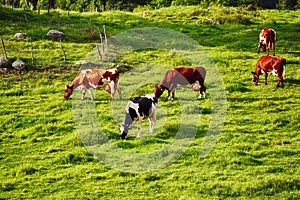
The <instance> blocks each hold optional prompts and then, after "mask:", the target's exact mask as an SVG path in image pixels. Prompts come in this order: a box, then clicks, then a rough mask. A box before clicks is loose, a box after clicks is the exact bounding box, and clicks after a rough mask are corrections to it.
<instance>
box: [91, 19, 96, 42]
mask: <svg viewBox="0 0 300 200" xmlns="http://www.w3.org/2000/svg"><path fill="white" fill-rule="evenodd" d="M90 27H91V34H92V38H93V37H94V35H95V34H94V28H93V22H92V18H90Z"/></svg>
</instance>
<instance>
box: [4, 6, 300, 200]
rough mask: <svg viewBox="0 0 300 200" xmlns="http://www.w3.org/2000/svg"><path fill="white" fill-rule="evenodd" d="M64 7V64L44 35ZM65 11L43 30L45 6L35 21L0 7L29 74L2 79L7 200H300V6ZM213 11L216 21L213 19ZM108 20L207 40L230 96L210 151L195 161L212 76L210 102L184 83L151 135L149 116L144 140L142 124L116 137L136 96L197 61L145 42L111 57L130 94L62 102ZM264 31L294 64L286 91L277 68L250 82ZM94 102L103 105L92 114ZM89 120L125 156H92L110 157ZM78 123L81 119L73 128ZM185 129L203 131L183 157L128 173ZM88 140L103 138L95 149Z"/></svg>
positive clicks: (115, 27)
mask: <svg viewBox="0 0 300 200" xmlns="http://www.w3.org/2000/svg"><path fill="white" fill-rule="evenodd" d="M58 14H59V16H60V19H61V27H60V30H61V31H63V32H64V33H65V34H66V35H67V38H65V39H64V40H63V41H62V45H63V47H64V49H65V52H66V57H67V60H66V64H65V63H64V62H63V58H62V51H61V49H60V42H59V41H58V40H57V39H54V38H51V37H49V36H47V35H46V34H47V32H48V31H49V30H50V29H57V16H58ZM70 16H71V24H70V26H68V25H67V13H66V12H63V11H59V10H55V11H52V16H51V24H50V26H48V25H47V14H46V11H42V12H41V25H40V26H38V25H37V21H36V20H37V16H36V13H31V12H29V11H28V12H27V13H26V17H27V18H28V22H27V23H24V12H23V10H18V9H15V10H14V15H13V16H12V15H11V10H10V9H9V8H6V7H0V24H1V29H0V38H2V39H3V40H4V42H5V46H6V50H7V54H8V57H9V58H10V59H11V60H17V59H22V60H24V61H25V62H26V64H27V68H26V70H25V71H20V72H18V71H16V70H13V69H11V70H10V71H9V73H8V74H1V75H0V199H299V198H300V190H299V188H300V148H299V146H300V136H299V118H300V115H299V110H300V106H299V105H300V104H299V103H300V102H299V99H300V93H299V91H300V90H299V84H300V69H299V64H300V34H299V31H300V28H299V27H300V26H299V23H300V18H299V16H300V12H299V10H297V11H283V10H280V11H278V10H258V11H249V10H247V9H246V8H221V7H214V8H213V9H212V11H208V10H207V9H206V8H201V7H197V6H193V7H170V8H163V9H159V10H151V11H149V14H147V15H146V16H144V17H143V13H142V12H134V13H127V12H119V11H110V12H104V13H75V12H71V13H70ZM210 18H213V20H214V22H213V23H212V24H210V23H209V22H208V20H207V19H210ZM80 20H81V22H82V25H80ZM91 21H92V23H93V27H94V30H95V35H94V36H93V35H92V34H91V30H90V27H91V25H90V22H91ZM103 25H105V27H106V32H107V35H108V37H111V36H115V35H117V34H120V33H122V32H124V31H126V30H131V29H133V28H145V27H158V28H164V29H168V30H173V31H175V32H176V33H180V34H183V35H186V36H187V37H189V38H192V39H193V40H195V41H197V42H198V43H199V45H200V46H203V50H205V52H206V55H207V56H208V57H210V58H211V59H212V60H213V61H214V66H215V67H216V69H218V71H219V73H220V75H221V78H222V81H223V84H222V85H223V86H224V89H225V90H224V93H225V94H226V105H225V106H226V115H225V122H224V124H223V125H224V126H223V127H222V132H221V133H220V135H219V136H218V138H217V142H216V144H215V145H214V146H213V148H212V149H211V151H210V152H209V153H208V154H207V155H206V156H204V157H199V152H201V147H202V144H203V142H204V141H205V138H206V137H207V136H206V133H207V131H208V130H209V126H210V122H211V120H212V115H213V113H214V107H213V101H212V99H211V97H212V96H213V91H214V89H215V87H214V86H215V85H214V80H215V79H214V78H215V77H212V76H211V77H209V73H208V74H207V83H206V84H207V94H208V95H207V98H206V99H204V100H197V94H196V93H193V92H192V90H191V89H188V88H178V90H177V91H176V94H175V95H176V97H177V99H176V100H175V101H173V102H171V101H167V92H165V93H164V94H163V95H162V97H161V98H160V99H159V102H158V110H157V118H158V120H157V123H156V125H155V127H154V132H153V133H151V134H149V133H148V132H147V129H148V121H144V122H143V125H142V138H141V139H136V138H135V136H136V133H137V127H136V125H135V126H134V127H133V128H132V129H131V130H130V132H129V136H130V137H129V139H128V140H120V138H119V134H120V133H119V127H118V124H119V123H121V121H122V120H123V117H124V114H125V110H124V109H125V105H126V104H127V102H128V100H129V98H131V97H135V96H137V95H145V94H148V93H152V92H153V88H154V86H155V85H156V84H158V83H159V81H160V79H161V78H162V75H161V73H163V72H165V71H166V70H167V69H170V68H173V67H187V66H190V62H189V61H188V60H187V59H184V57H183V56H180V55H179V54H178V51H176V49H171V50H170V49H168V48H166V49H155V48H147V49H138V50H133V51H129V52H127V53H126V52H125V53H124V54H122V56H120V57H118V58H117V59H116V60H114V63H119V64H120V65H121V67H120V70H122V74H121V78H120V85H121V88H122V89H123V95H124V98H123V100H118V94H116V99H115V100H114V101H113V102H112V103H110V102H109V94H108V93H107V92H105V91H93V93H94V95H95V98H96V100H95V101H94V102H91V101H90V100H89V99H88V98H89V97H88V95H86V97H87V98H86V100H85V101H79V100H78V101H76V98H77V99H78V96H79V92H78V93H75V94H73V96H71V97H72V98H73V99H74V100H69V101H67V100H64V98H63V93H64V88H65V85H66V84H69V83H70V82H71V81H72V79H73V78H74V77H75V75H76V73H77V72H78V70H79V68H80V66H79V65H75V64H74V63H75V61H78V60H84V59H86V58H87V55H89V56H91V57H90V58H92V59H98V58H97V55H95V54H93V52H94V51H95V49H94V48H95V44H96V43H99V37H98V35H97V27H99V28H100V29H101V28H102V27H103ZM81 26H82V27H81ZM264 27H271V28H273V29H274V30H276V32H277V42H276V44H275V46H276V47H275V48H276V55H277V56H281V57H284V58H286V60H287V66H286V75H287V78H286V79H284V84H285V86H284V88H283V89H281V88H276V84H277V77H274V76H272V75H270V76H269V78H268V85H266V86H264V84H263V76H261V77H260V81H259V83H258V86H254V85H253V82H252V74H251V71H254V70H255V64H256V62H257V60H258V59H259V57H260V56H262V55H264V53H262V52H261V53H260V54H259V55H258V54H257V43H258V34H259V31H260V30H261V29H262V28H264ZM17 32H24V33H26V34H27V37H26V39H25V40H23V41H20V40H16V39H15V38H14V37H13V36H14V34H15V33H17ZM29 38H31V40H32V46H33V50H34V63H33V64H32V63H31V52H30V45H29ZM146 41H147V38H146ZM91 52H92V55H91V54H90V53H91ZM204 64H205V63H204ZM150 72H151V73H150ZM131 77H133V78H131ZM150 78H151V81H150V82H147V80H148V79H150ZM183 103H186V104H183ZM76 106H77V107H76ZM81 106H84V107H81ZM80 108H84V112H82V110H80ZM89 108H90V109H93V111H96V112H89ZM74 111H79V112H75V114H74ZM81 112H82V113H81ZM183 112H184V113H185V115H182V113H183ZM76 113H77V115H76ZM78 113H80V114H82V115H80V116H78ZM85 116H86V118H84V117H85ZM182 116H183V118H184V119H182ZM195 116H196V117H195ZM90 118H91V119H92V120H94V119H96V121H92V122H96V123H97V124H95V126H96V127H97V125H98V124H100V125H101V130H102V131H103V133H105V136H106V137H107V138H108V139H109V141H110V143H111V144H113V145H114V146H116V147H118V148H119V149H122V153H121V155H119V154H118V155H117V156H119V157H116V158H120V160H116V159H111V160H109V162H110V163H109V164H105V163H103V162H100V161H99V160H98V159H97V158H100V159H101V158H103V157H101V156H108V157H110V156H109V154H103V155H102V153H103V152H101V150H102V149H101V148H103V149H105V148H106V146H105V144H104V145H101V142H103V140H105V139H103V138H101V137H97V138H91V139H86V138H85V135H82V132H84V133H85V132H86V133H93V130H94V129H93V127H92V128H91V127H90V126H89V124H90V123H91V121H89V120H86V119H90ZM80 119H82V120H80ZM78 124H81V125H82V126H79V127H80V128H78ZM84 125H86V126H84ZM182 125H185V126H186V127H188V126H192V125H194V126H195V125H196V133H195V136H194V137H193V138H192V140H191V141H188V142H190V144H189V146H188V147H187V148H186V149H185V151H184V152H182V154H180V155H179V156H178V158H176V159H173V160H172V162H171V163H169V164H167V165H166V166H163V167H161V168H158V169H157V170H155V169H154V170H153V169H151V168H150V167H151V163H146V164H149V165H148V166H149V169H145V167H147V166H145V163H138V162H137V163H136V165H137V166H143V167H144V168H143V169H140V168H134V169H133V170H126V164H127V163H126V159H127V158H128V160H130V157H129V156H128V157H127V155H131V154H143V153H144V154H147V153H150V152H153V151H155V150H158V149H160V148H163V147H165V146H167V145H169V144H172V142H173V141H174V138H175V137H176V134H177V133H178V131H179V129H180V127H181V126H182ZM83 130H84V131H83ZM92 136H97V134H95V135H92ZM86 137H88V136H86ZM90 140H91V141H93V142H95V141H99V142H98V143H95V144H90V146H88V145H87V144H88V143H87V142H88V141H90ZM177 141H180V142H179V143H180V144H182V141H183V142H184V140H180V139H178V140H177ZM97 145H99V146H97ZM183 145H184V144H183ZM87 146H88V147H87ZM108 148H109V147H108ZM87 149H88V150H89V151H88V150H87ZM171 150H173V149H171ZM176 150H177V149H176V147H174V151H176ZM91 151H92V152H94V153H95V155H92V154H91ZM112 152H113V151H112ZM122 156H123V157H122ZM111 157H113V158H115V155H111ZM124 158H125V161H123V160H121V159H124ZM105 159H106V158H105ZM107 159H109V158H107ZM162 163H163V161H162ZM129 164H130V163H129ZM163 164H164V163H163ZM163 164H162V165H163ZM154 167H157V166H154Z"/></svg>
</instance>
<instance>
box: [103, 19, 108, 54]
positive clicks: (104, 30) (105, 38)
mask: <svg viewBox="0 0 300 200" xmlns="http://www.w3.org/2000/svg"><path fill="white" fill-rule="evenodd" d="M103 32H104V40H105V49H106V50H107V37H106V29H105V25H103Z"/></svg>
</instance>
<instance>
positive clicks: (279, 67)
mask: <svg viewBox="0 0 300 200" xmlns="http://www.w3.org/2000/svg"><path fill="white" fill-rule="evenodd" d="M285 65H286V60H285V59H284V58H281V57H277V56H262V57H260V59H259V60H258V61H257V63H256V70H255V72H251V73H252V74H253V82H255V85H257V83H258V79H259V75H261V74H263V73H264V74H265V85H267V78H268V74H269V73H272V74H273V75H274V76H278V84H277V87H278V86H280V87H281V88H283V77H285Z"/></svg>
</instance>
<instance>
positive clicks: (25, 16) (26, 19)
mask: <svg viewBox="0 0 300 200" xmlns="http://www.w3.org/2000/svg"><path fill="white" fill-rule="evenodd" d="M24 18H25V21H26V23H27V22H28V18H27V15H26V8H24Z"/></svg>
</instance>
